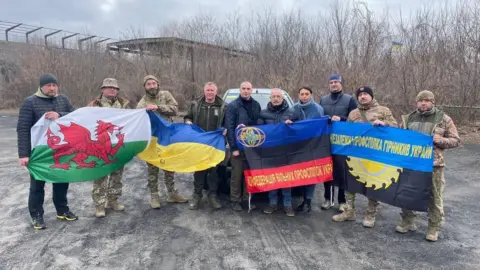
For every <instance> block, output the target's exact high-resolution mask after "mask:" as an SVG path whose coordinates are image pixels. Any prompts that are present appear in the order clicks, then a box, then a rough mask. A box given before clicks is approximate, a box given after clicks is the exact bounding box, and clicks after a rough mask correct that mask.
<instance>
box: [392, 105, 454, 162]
mask: <svg viewBox="0 0 480 270" xmlns="http://www.w3.org/2000/svg"><path fill="white" fill-rule="evenodd" d="M401 127H402V128H405V129H410V130H414V131H418V132H421V133H424V134H428V135H435V134H437V135H440V136H441V137H442V140H441V141H440V142H438V143H434V148H433V151H434V163H433V166H435V167H444V166H445V158H444V155H443V151H444V150H445V149H449V148H454V147H458V146H459V145H460V137H459V136H458V132H457V128H456V127H455V124H454V123H453V120H452V118H450V117H449V116H448V115H447V114H445V113H444V112H443V111H441V110H439V109H437V108H435V107H434V108H433V109H432V110H431V111H430V112H425V113H421V112H418V111H414V112H412V113H410V114H407V115H402V124H401Z"/></svg>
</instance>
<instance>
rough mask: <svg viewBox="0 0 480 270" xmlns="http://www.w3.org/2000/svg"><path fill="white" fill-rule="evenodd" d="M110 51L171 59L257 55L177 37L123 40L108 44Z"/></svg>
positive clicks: (247, 56)
mask: <svg viewBox="0 0 480 270" xmlns="http://www.w3.org/2000/svg"><path fill="white" fill-rule="evenodd" d="M107 48H108V50H110V51H120V52H128V53H135V54H146V55H158V56H161V57H166V58H170V57H171V56H172V55H173V54H174V53H175V54H176V55H178V54H180V55H184V56H186V55H187V56H189V57H191V58H194V57H195V55H202V54H209V53H212V52H214V53H216V54H218V53H222V54H224V55H225V56H227V57H245V58H249V57H254V56H255V54H253V53H250V52H246V51H241V50H236V49H231V48H227V47H223V46H218V45H212V44H208V43H202V42H197V41H193V40H188V39H182V38H177V37H156V38H139V39H130V40H123V41H118V42H113V43H108V44H107Z"/></svg>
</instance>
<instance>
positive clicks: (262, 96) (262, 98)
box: [225, 93, 291, 109]
mask: <svg viewBox="0 0 480 270" xmlns="http://www.w3.org/2000/svg"><path fill="white" fill-rule="evenodd" d="M238 95H239V94H238V93H236V94H233V93H230V94H229V95H227V97H226V98H225V102H226V103H230V102H232V101H233V100H234V99H236V98H237V97H238ZM252 97H253V99H255V100H256V101H258V103H260V107H261V108H262V109H265V108H267V104H268V102H270V94H268V93H252ZM284 98H285V100H287V98H286V97H285V96H284ZM287 102H288V101H287ZM290 105H291V104H290Z"/></svg>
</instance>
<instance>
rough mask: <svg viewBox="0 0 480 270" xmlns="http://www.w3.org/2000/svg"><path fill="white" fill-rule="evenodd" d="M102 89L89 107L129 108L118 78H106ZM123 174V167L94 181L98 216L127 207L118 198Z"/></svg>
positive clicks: (93, 193)
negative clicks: (121, 94)
mask: <svg viewBox="0 0 480 270" xmlns="http://www.w3.org/2000/svg"><path fill="white" fill-rule="evenodd" d="M100 89H101V91H102V93H101V94H100V95H99V96H97V97H96V98H95V99H94V100H92V101H91V102H90V103H88V105H87V106H88V107H104V108H117V109H126V108H128V103H129V101H128V100H126V99H124V98H122V97H120V96H119V95H118V91H119V90H120V87H118V82H117V80H116V79H114V78H106V79H104V80H103V84H102V87H100ZM122 176H123V167H122V168H120V169H118V170H116V171H114V172H112V173H111V174H110V175H107V176H105V177H102V178H100V179H97V180H95V181H94V182H93V190H92V199H93V201H94V203H95V216H96V217H104V216H105V208H112V209H113V210H115V211H123V210H124V209H125V206H123V205H122V204H120V203H119V202H118V198H120V197H121V196H122V188H123V183H122ZM105 204H106V205H105Z"/></svg>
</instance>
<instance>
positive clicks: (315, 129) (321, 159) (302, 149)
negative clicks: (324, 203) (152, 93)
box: [236, 117, 332, 193]
mask: <svg viewBox="0 0 480 270" xmlns="http://www.w3.org/2000/svg"><path fill="white" fill-rule="evenodd" d="M328 129H329V128H328V118H326V117H322V118H317V119H308V120H304V121H300V122H294V123H292V124H285V123H279V124H269V125H259V126H249V127H242V128H239V129H237V130H236V140H237V145H239V148H240V150H243V151H244V153H245V156H246V159H247V162H246V165H245V170H244V174H245V181H246V185H247V190H248V192H249V193H257V192H265V191H270V190H276V189H280V188H289V187H296V186H304V185H311V184H317V183H322V182H327V181H332V157H331V155H330V137H329V132H328Z"/></svg>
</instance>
